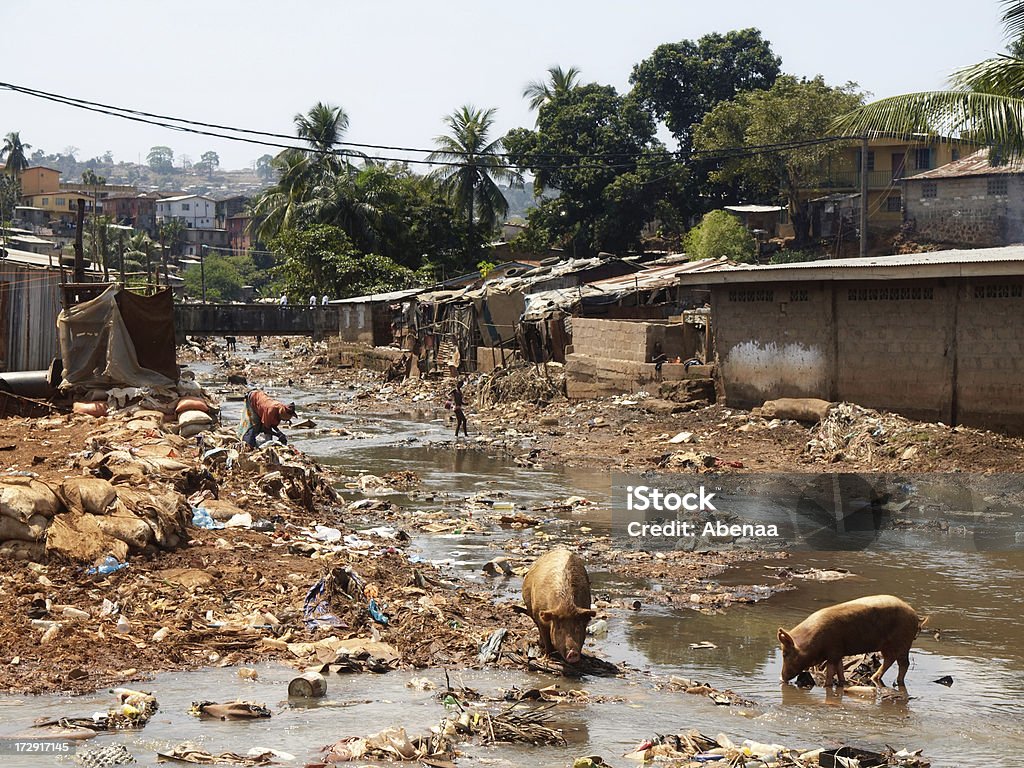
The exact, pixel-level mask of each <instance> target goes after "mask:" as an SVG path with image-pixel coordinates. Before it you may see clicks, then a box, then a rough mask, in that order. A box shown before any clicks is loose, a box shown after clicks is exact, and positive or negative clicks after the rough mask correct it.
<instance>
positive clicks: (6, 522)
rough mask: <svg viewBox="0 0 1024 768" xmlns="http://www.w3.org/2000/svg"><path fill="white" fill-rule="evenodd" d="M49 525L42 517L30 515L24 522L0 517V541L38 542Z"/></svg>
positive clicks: (46, 519) (5, 516) (3, 516)
mask: <svg viewBox="0 0 1024 768" xmlns="http://www.w3.org/2000/svg"><path fill="white" fill-rule="evenodd" d="M49 523H50V521H49V519H48V518H45V517H43V516H42V515H32V516H31V517H29V518H28V520H26V521H24V522H22V521H21V520H15V519H14V518H13V517H8V516H7V515H0V541H8V540H10V539H16V540H17V541H40V540H42V538H43V536H44V535H45V534H46V527H47V525H49Z"/></svg>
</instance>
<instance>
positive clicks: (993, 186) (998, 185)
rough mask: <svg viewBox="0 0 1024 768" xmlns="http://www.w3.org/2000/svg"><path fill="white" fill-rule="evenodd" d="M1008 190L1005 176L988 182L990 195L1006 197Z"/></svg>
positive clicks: (995, 177) (996, 177)
mask: <svg viewBox="0 0 1024 768" xmlns="http://www.w3.org/2000/svg"><path fill="white" fill-rule="evenodd" d="M1006 190H1007V185H1006V177H1005V176H993V177H992V178H990V179H989V180H988V194H990V195H1005V194H1006Z"/></svg>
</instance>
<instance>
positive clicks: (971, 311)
mask: <svg viewBox="0 0 1024 768" xmlns="http://www.w3.org/2000/svg"><path fill="white" fill-rule="evenodd" d="M959 295H960V303H959V305H958V309H957V336H956V354H957V411H958V416H959V419H960V421H962V422H963V423H965V424H975V425H977V426H980V427H985V428H987V429H996V430H999V431H1002V432H1011V433H1015V434H1020V433H1024V280H1020V279H1016V280H1014V279H1009V280H1008V279H1005V278H989V279H982V278H975V279H972V280H970V281H965V284H964V285H963V286H962V287H961V288H960V292H959ZM1014 411H1016V413H1015V412H1014Z"/></svg>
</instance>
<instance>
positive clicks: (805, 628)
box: [779, 595, 927, 685]
mask: <svg viewBox="0 0 1024 768" xmlns="http://www.w3.org/2000/svg"><path fill="white" fill-rule="evenodd" d="M926 621H927V619H922V618H920V617H919V616H918V615H917V613H916V612H915V611H914V609H913V608H911V607H910V606H909V605H907V604H906V603H905V602H903V601H902V600H900V599H899V598H898V597H893V596H892V595H872V596H870V597H861V598H858V599H857V600H850V601H849V602H846V603H839V604H838V605H832V606H829V607H828V608H822V609H821V610H820V611H815V612H814V613H812V614H811V615H810V616H808V617H807V618H806V619H804V620H803V621H801V622H800V623H799V624H797V625H796V626H795V627H793V629H791V630H790V631H789V632H787V631H786V630H784V629H782V627H779V644H780V645H781V646H782V680H783V682H785V681H787V680H792V679H793V678H794V677H796V676H797V675H798V674H800V673H801V672H803V671H804V670H805V669H808V668H810V667H815V666H817V665H819V664H821V663H822V662H827V663H828V665H827V667H826V668H825V685H832V677H833V676H834V675H838V677H839V685H845V684H846V679H845V677H844V676H843V657H844V656H853V655H855V654H858V653H872V652H874V651H880V652H881V653H882V666H881V667H880V668H879V670H878V671H877V672H875V674H874V675H872V676H871V679H872V681H874V683H875V684H876V685H881V684H882V676H883V675H884V674H885V673H886V672H887V671H888V669H889V667H891V666H892V663H893V662H894V661H895V662H898V663H899V670H900V673H899V677H897V678H896V683H897V685H903V681H904V679H905V678H906V676H907V669H908V668H909V667H910V646H911V645H912V644H913V642H914V638H916V637H917V633H918V632H919V631H920V629H921V627H922V626H924V624H925V622H926Z"/></svg>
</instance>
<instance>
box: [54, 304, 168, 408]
mask: <svg viewBox="0 0 1024 768" xmlns="http://www.w3.org/2000/svg"><path fill="white" fill-rule="evenodd" d="M57 330H58V335H59V337H60V352H61V358H62V359H63V361H64V373H63V376H62V381H61V389H69V388H71V387H76V386H80V387H84V388H88V387H100V388H109V387H115V386H122V387H169V386H173V385H174V384H175V382H177V380H178V365H177V361H176V358H175V352H174V306H173V302H172V298H171V292H170V290H163V291H160V292H158V293H156V294H155V295H153V296H141V295H138V294H133V293H129V292H127V291H124V290H122V289H120V288H119V287H118V286H116V285H111V286H110V287H108V288H107V289H106V290H105V291H103V293H101V294H100V295H99V296H97V297H96V298H94V299H91V300H89V301H85V302H82V303H81V304H76V305H75V306H72V307H69V308H67V309H65V310H63V311H62V312H61V313H60V315H59V316H58V317H57Z"/></svg>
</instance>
